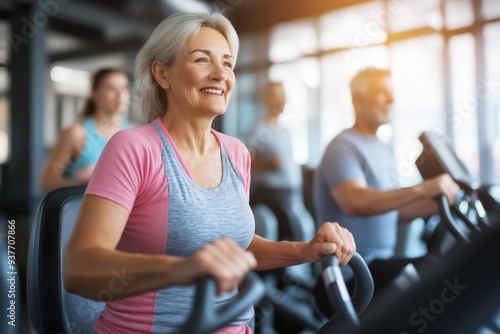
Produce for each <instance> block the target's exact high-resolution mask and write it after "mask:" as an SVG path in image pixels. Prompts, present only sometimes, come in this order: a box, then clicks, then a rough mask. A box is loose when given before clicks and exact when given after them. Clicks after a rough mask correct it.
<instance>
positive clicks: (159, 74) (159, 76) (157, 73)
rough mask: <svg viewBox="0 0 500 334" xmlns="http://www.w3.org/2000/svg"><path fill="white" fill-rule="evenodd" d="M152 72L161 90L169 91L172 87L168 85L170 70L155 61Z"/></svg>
mask: <svg viewBox="0 0 500 334" xmlns="http://www.w3.org/2000/svg"><path fill="white" fill-rule="evenodd" d="M151 72H152V73H153V76H154V78H155V80H156V82H157V83H158V85H160V87H161V88H163V89H167V88H168V87H169V86H170V84H169V83H168V69H167V67H166V66H165V65H163V64H162V63H160V62H159V61H158V60H155V61H153V63H152V64H151Z"/></svg>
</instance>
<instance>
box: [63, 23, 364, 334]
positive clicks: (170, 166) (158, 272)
mask: <svg viewBox="0 0 500 334" xmlns="http://www.w3.org/2000/svg"><path fill="white" fill-rule="evenodd" d="M237 53H238V38H237V35H236V32H235V31H234V28H233V27H232V25H231V24H230V22H229V21H228V20H227V19H226V18H224V17H223V16H222V15H220V14H205V13H183V14H176V15H173V16H171V17H169V18H167V19H166V20H164V21H163V22H162V23H161V24H160V25H159V26H158V27H157V28H156V30H155V31H154V32H153V34H152V36H151V37H150V39H149V40H148V41H147V42H146V44H145V45H144V47H143V48H142V50H141V51H140V52H139V54H138V56H137V62H136V81H137V85H138V92H139V96H140V98H141V103H142V106H143V109H144V112H145V113H146V115H147V117H148V119H149V121H150V123H149V124H147V125H144V126H141V127H137V128H135V129H131V130H126V131H122V132H120V133H118V134H117V135H115V136H114V137H113V138H112V139H111V141H110V142H109V144H108V146H107V147H106V149H105V151H104V152H103V154H102V156H101V159H100V161H99V163H98V164H97V166H96V169H95V171H94V174H93V175H92V178H91V181H90V184H89V186H88V188H87V191H86V195H85V196H84V199H83V203H82V207H81V210H80V215H79V218H78V221H77V226H76V228H75V230H74V232H73V236H72V238H71V240H70V242H69V244H68V247H67V249H66V253H65V261H64V265H65V277H64V278H65V285H66V288H67V289H68V290H69V291H72V292H75V293H77V294H80V295H82V296H84V297H87V298H91V299H103V298H104V297H109V294H106V295H105V296H104V294H102V293H100V291H102V289H106V287H107V286H108V283H109V282H110V280H112V279H113V272H115V273H116V271H118V272H120V273H122V274H123V275H127V277H128V278H130V280H127V282H126V283H127V284H124V286H123V287H122V288H120V289H114V290H115V291H113V300H107V302H108V303H107V305H106V308H105V310H104V311H103V313H102V315H101V316H100V318H99V319H98V321H97V323H96V324H95V326H94V328H95V330H96V332H97V333H151V332H155V333H171V332H175V330H176V329H177V328H178V327H179V326H180V325H181V324H183V322H184V320H185V319H186V318H187V316H188V314H189V311H190V309H191V306H192V297H193V292H194V291H193V289H194V288H193V287H192V286H189V285H190V284H192V283H193V282H194V280H195V279H196V278H198V277H200V276H202V275H206V274H209V275H212V276H214V277H215V278H216V280H217V283H218V289H219V292H220V293H221V294H220V295H219V297H218V299H217V301H216V302H217V303H218V304H219V305H221V304H224V303H226V302H227V301H228V300H229V299H231V297H232V296H234V295H235V294H237V293H238V292H237V289H236V287H237V285H238V284H239V283H240V281H241V280H242V278H243V277H244V275H245V274H246V272H247V271H248V270H251V269H256V270H264V269H271V268H277V267H282V266H288V265H294V264H299V263H303V262H305V261H317V260H318V259H319V258H320V257H321V256H323V255H326V254H331V253H335V254H336V255H337V256H338V257H339V259H340V260H341V263H342V264H345V263H347V261H348V260H349V259H350V257H351V256H352V254H353V252H354V250H355V245H354V241H353V238H352V235H351V234H350V233H349V232H348V231H347V230H345V229H343V228H341V227H340V226H339V225H338V224H335V223H330V222H326V223H325V224H324V225H323V226H322V227H321V229H320V230H319V231H318V233H317V234H316V236H315V237H314V238H313V240H311V241H310V242H304V243H292V242H270V241H268V240H265V239H262V238H260V237H258V236H256V235H254V218H253V215H252V211H251V209H250V206H249V204H248V189H249V182H250V176H249V175H250V156H249V153H248V151H247V149H246V148H245V146H244V145H243V144H242V143H241V142H240V141H239V140H237V139H235V138H232V137H229V136H226V135H224V134H222V133H219V132H216V131H214V130H213V129H212V128H211V124H212V121H213V120H214V118H215V117H216V116H218V115H221V114H223V113H224V112H225V111H226V108H227V105H228V102H229V99H230V96H231V91H232V89H233V86H234V82H235V77H234V73H233V67H234V63H235V61H236V56H237ZM123 297H129V298H127V301H126V302H124V301H123V300H122V299H121V298H123ZM252 317H253V309H251V308H250V309H248V310H247V311H246V312H244V313H243V314H241V315H240V316H239V317H238V318H237V319H236V320H235V321H234V322H233V323H231V324H229V325H228V327H226V328H224V329H223V330H222V331H221V333H222V332H223V333H251V330H250V329H249V327H248V325H247V323H248V322H249V321H250V320H251V318H252Z"/></svg>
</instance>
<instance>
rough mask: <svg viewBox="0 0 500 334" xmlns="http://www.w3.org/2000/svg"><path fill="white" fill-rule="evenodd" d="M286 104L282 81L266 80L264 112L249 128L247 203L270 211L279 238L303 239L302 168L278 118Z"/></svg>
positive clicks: (287, 133)
mask: <svg viewBox="0 0 500 334" xmlns="http://www.w3.org/2000/svg"><path fill="white" fill-rule="evenodd" d="M285 104H286V95H285V90H284V88H283V84H282V83H281V82H268V83H267V85H266V86H265V88H264V94H263V105H264V107H265V115H264V117H263V118H262V119H261V120H259V121H258V122H257V123H256V125H255V126H254V128H253V129H252V131H250V134H249V136H248V140H247V146H248V148H249V151H250V153H251V156H252V185H251V193H250V204H251V205H252V206H254V205H257V204H260V203H262V204H265V205H267V206H268V207H269V208H270V209H271V210H272V211H273V213H274V214H275V215H276V218H277V220H278V224H279V238H280V239H281V240H296V241H304V240H302V238H303V235H301V233H300V232H298V231H301V230H302V229H303V228H302V227H301V225H302V224H303V222H301V221H300V220H301V219H300V217H299V216H302V214H297V212H302V213H304V212H306V208H305V206H304V202H303V196H302V171H301V168H300V165H299V164H297V163H296V162H295V160H294V158H293V149H292V140H291V136H290V133H289V131H288V130H287V128H286V127H285V126H284V125H283V124H282V122H281V121H280V115H281V114H282V113H283V110H284V108H285ZM309 217H310V215H309ZM311 222H312V218H311ZM311 225H314V223H311ZM311 229H312V228H311Z"/></svg>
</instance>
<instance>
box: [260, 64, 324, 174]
mask: <svg viewBox="0 0 500 334" xmlns="http://www.w3.org/2000/svg"><path fill="white" fill-rule="evenodd" d="M269 77H270V79H271V80H273V81H281V82H283V86H284V87H285V92H286V100H287V103H286V105H285V110H284V112H283V114H282V115H281V117H280V122H281V124H283V125H284V126H286V127H287V128H288V129H289V131H290V133H292V134H293V135H292V144H293V154H294V158H295V161H296V162H297V163H299V164H305V163H307V160H308V158H309V148H308V143H309V137H308V136H309V127H308V124H309V115H310V114H312V113H313V111H312V110H309V109H310V108H309V100H310V98H311V97H310V95H311V94H310V92H311V90H312V89H315V88H317V86H318V85H319V66H318V61H317V60H316V59H314V58H305V59H301V60H300V61H297V62H293V63H288V64H281V65H274V66H272V67H271V68H270V70H269Z"/></svg>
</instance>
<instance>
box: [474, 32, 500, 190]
mask: <svg viewBox="0 0 500 334" xmlns="http://www.w3.org/2000/svg"><path fill="white" fill-rule="evenodd" d="M499 35H500V23H495V24H488V25H487V26H485V28H484V37H485V54H486V73H487V77H486V78H480V82H478V85H479V86H478V98H483V99H485V100H486V112H487V113H488V114H489V115H491V118H492V119H493V120H494V123H495V126H494V130H493V131H494V133H493V137H494V138H495V139H494V141H493V144H492V152H493V159H494V164H495V166H494V168H495V180H496V182H500V63H499V62H498V59H500V44H499V43H498V36H499Z"/></svg>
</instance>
